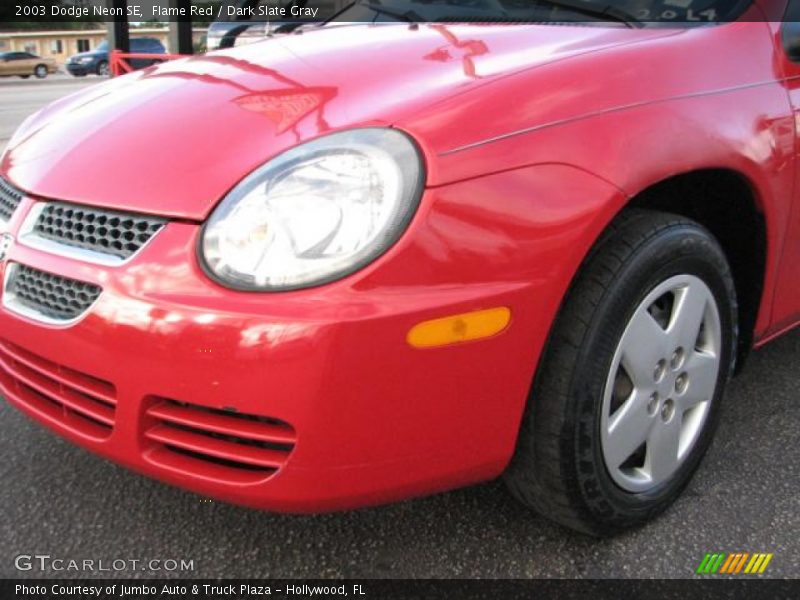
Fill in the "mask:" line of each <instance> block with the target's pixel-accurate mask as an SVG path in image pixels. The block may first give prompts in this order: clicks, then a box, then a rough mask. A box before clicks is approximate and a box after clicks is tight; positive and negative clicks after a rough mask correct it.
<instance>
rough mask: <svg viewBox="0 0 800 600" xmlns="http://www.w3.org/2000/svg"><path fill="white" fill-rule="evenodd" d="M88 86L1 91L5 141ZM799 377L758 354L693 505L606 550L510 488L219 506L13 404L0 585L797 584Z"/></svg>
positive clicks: (792, 359) (774, 358)
mask: <svg viewBox="0 0 800 600" xmlns="http://www.w3.org/2000/svg"><path fill="white" fill-rule="evenodd" d="M41 83H43V84H44V85H39V84H41ZM89 84H90V83H87V82H86V81H78V82H75V81H65V82H63V83H59V82H58V80H56V79H54V80H53V81H52V82H49V83H48V82H25V84H24V85H23V84H17V85H3V84H2V83H0V131H3V132H5V131H9V130H10V128H12V126H13V122H14V119H16V120H17V122H18V121H19V120H21V119H22V118H23V117H24V115H25V111H26V110H27V111H29V112H30V111H32V110H34V109H35V108H36V107H37V106H39V105H41V104H43V103H44V102H46V101H48V100H50V99H53V98H55V97H57V96H58V95H59V94H60V93H67V92H68V91H71V90H72V89H73V87H74V86H83V85H89ZM2 135H5V134H0V137H2ZM0 145H2V142H0ZM798 366H800V332H796V333H791V334H788V335H786V336H784V337H783V338H781V339H778V340H777V341H775V342H774V343H772V344H770V345H768V346H767V347H765V348H764V349H762V350H760V351H758V352H756V353H754V354H753V356H752V357H751V359H750V362H749V364H748V365H747V367H746V369H745V371H744V373H743V374H742V375H740V376H739V377H738V378H737V379H735V380H734V381H733V384H732V386H731V388H730V389H729V393H728V394H727V396H726V398H725V404H726V406H725V410H724V416H723V420H722V424H721V425H720V429H719V431H718V434H717V438H716V441H715V443H714V444H713V446H712V447H711V450H710V451H709V453H708V455H707V457H706V459H705V461H704V463H703V464H702V466H701V468H700V470H699V471H698V473H697V475H696V477H695V478H694V479H693V481H692V483H691V484H690V486H689V487H688V489H687V490H686V492H685V493H684V494H683V496H682V497H681V498H680V499H679V500H678V502H677V503H676V504H675V505H674V506H673V507H672V508H671V509H670V510H669V511H668V512H667V513H666V514H664V515H663V516H662V517H661V518H659V519H658V520H657V521H655V522H654V523H652V524H650V525H648V526H646V527H643V528H641V529H639V530H636V531H633V532H629V533H626V534H624V535H621V536H619V537H616V538H613V539H609V540H595V539H591V538H587V537H584V536H581V535H578V534H574V533H572V532H570V531H568V530H565V529H563V528H561V527H558V526H556V525H553V524H551V523H549V522H547V521H546V520H544V519H542V518H540V517H538V516H536V515H535V514H532V513H530V512H528V511H527V510H525V509H524V508H521V507H520V506H518V505H517V504H516V503H515V501H514V500H513V499H512V498H511V497H510V495H509V494H508V493H507V492H506V490H505V489H504V487H503V485H502V484H501V483H500V482H489V483H486V484H483V485H479V486H474V487H471V488H468V489H463V490H458V491H454V492H450V493H445V494H439V495H436V496H431V497H428V498H423V499H417V500H410V501H407V502H402V503H398V504H394V505H390V506H385V507H378V508H370V509H363V510H358V511H353V512H347V513H336V514H327V515H318V516H303V517H298V516H287V515H277V514H270V513H263V512H258V511H253V510H248V509H243V508H238V507H234V506H229V505H226V504H222V503H217V502H210V501H208V500H205V499H203V498H200V497H198V496H196V495H193V494H190V493H188V492H184V491H181V490H179V489H176V488H172V487H168V486H166V485H163V484H161V483H157V482H154V481H151V480H149V479H146V478H144V477H141V476H139V475H135V474H133V473H130V472H129V471H127V470H125V469H123V468H121V467H118V466H115V465H113V464H111V463H108V462H106V461H104V460H103V459H100V458H98V457H96V456H93V455H92V454H90V453H88V452H86V451H84V450H81V449H79V448H77V447H75V446H72V445H71V444H69V443H67V442H65V441H63V440H62V439H60V438H59V437H57V436H56V435H53V434H51V433H49V432H48V431H47V430H45V429H44V428H43V427H41V426H39V425H37V424H36V423H34V422H32V421H30V420H29V419H27V418H26V417H24V416H23V415H21V414H20V413H18V412H17V411H16V410H14V409H12V408H11V407H10V406H9V405H8V404H7V403H6V402H5V401H4V400H1V399H0V457H1V458H0V482H1V483H0V514H1V515H2V519H0V541H1V542H2V543H0V577H40V576H42V575H45V576H64V577H78V576H81V577H85V576H86V574H85V573H78V572H74V571H60V572H56V571H52V570H49V571H46V572H45V573H40V572H38V571H36V570H34V571H23V572H21V571H18V570H16V568H15V566H14V563H15V557H17V556H19V555H32V554H46V555H50V556H51V557H54V558H62V559H67V560H69V559H74V560H83V559H89V560H95V561H98V560H103V561H106V564H108V563H110V561H113V560H120V559H122V560H125V561H130V560H142V561H149V560H152V559H155V560H162V561H163V560H168V559H172V560H178V561H180V560H187V561H194V570H193V571H191V572H174V571H170V572H163V571H162V572H157V573H153V572H149V571H141V570H131V571H121V572H119V573H117V575H118V576H124V577H153V576H155V577H162V576H166V577H176V576H198V577H204V578H213V577H225V576H227V577H245V576H247V577H264V578H311V577H354V578H362V577H437V578H438V577H465V578H470V577H493V578H498V577H522V578H528V577H598V578H604V577H665V578H679V577H692V576H694V571H695V569H696V567H697V565H698V564H699V563H700V561H701V559H702V558H703V555H704V554H705V553H706V552H751V553H752V552H769V553H773V554H774V558H773V559H772V562H771V563H770V565H769V567H768V569H767V572H766V574H765V575H764V576H770V577H798V576H800V527H798V523H799V519H798V513H799V512H800V510H799V509H800V445H798V443H797V437H798V432H799V431H800V402H798V387H799V386H798V383H800V378H799V377H798ZM111 574H113V573H111ZM99 575H104V576H108V575H109V573H108V572H106V573H99Z"/></svg>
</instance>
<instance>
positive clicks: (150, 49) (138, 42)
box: [66, 38, 167, 77]
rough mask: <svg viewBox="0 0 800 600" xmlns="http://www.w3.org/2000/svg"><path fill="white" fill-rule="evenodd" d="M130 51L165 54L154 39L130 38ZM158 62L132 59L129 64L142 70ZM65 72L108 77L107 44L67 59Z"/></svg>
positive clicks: (81, 75) (161, 46) (146, 59)
mask: <svg viewBox="0 0 800 600" xmlns="http://www.w3.org/2000/svg"><path fill="white" fill-rule="evenodd" d="M130 51H131V52H132V53H139V54H166V52H167V49H166V48H165V47H164V44H162V43H161V42H160V41H159V40H157V39H156V38H131V41H130ZM157 62H159V60H158V59H153V58H133V59H131V60H130V64H131V66H132V67H133V68H134V69H144V68H145V67H149V66H151V65H154V64H156V63H157ZM66 66H67V71H69V72H70V73H71V74H72V75H74V76H75V77H85V76H86V75H91V74H95V75H100V76H102V77H106V76H108V70H109V62H108V42H106V41H103V42H100V44H99V45H98V46H97V48H95V49H94V50H90V51H89V52H80V53H78V54H74V55H73V56H70V57H69V60H67V65H66Z"/></svg>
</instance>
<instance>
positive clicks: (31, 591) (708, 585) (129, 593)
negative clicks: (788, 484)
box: [0, 578, 800, 600]
mask: <svg viewBox="0 0 800 600" xmlns="http://www.w3.org/2000/svg"><path fill="white" fill-rule="evenodd" d="M799 592H800V585H798V581H797V580H761V579H757V578H747V579H744V578H743V579H705V578H704V579H700V578H698V579H692V580H688V579H687V580H642V579H637V580H426V579H423V580H377V579H364V580H305V581H304V580H278V579H276V580H274V581H273V580H242V581H236V580H199V579H198V580H186V579H180V580H103V579H84V580H47V579H40V580H2V581H0V598H2V599H3V600H12V599H13V600H34V599H40V600H41V599H47V600H50V599H58V600H91V599H97V598H102V599H103V600H107V599H113V598H119V599H121V600H122V599H128V600H172V599H175V600H178V599H182V598H197V599H198V600H266V599H269V598H276V599H278V598H280V599H283V598H294V599H300V598H302V599H310V598H320V599H329V598H337V599H338V598H349V599H352V600H377V599H380V600H383V599H395V598H397V599H401V600H406V599H407V600H429V599H432V600H436V599H439V598H442V599H445V598H446V599H448V600H449V599H458V600H472V599H475V600H477V599H483V598H497V599H498V600H501V599H502V600H507V599H509V600H511V599H517V598H519V599H523V598H524V599H526V600H529V599H539V598H542V599H545V598H554V599H558V600H571V599H576V600H604V599H606V598H608V599H614V600H638V599H644V598H647V599H651V598H653V599H656V598H658V599H660V598H664V599H676V600H686V599H687V598H689V597H701V598H703V600H714V599H716V598H725V599H740V598H741V599H742V600H744V599H747V600H750V599H751V598H754V597H756V596H757V597H758V598H759V600H772V599H780V600H783V599H786V600H789V599H795V598H797V597H798V593H799Z"/></svg>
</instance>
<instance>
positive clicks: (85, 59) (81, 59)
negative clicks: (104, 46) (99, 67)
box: [78, 56, 94, 65]
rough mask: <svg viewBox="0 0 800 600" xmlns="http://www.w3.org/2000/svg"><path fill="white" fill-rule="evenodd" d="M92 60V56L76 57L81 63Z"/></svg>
mask: <svg viewBox="0 0 800 600" xmlns="http://www.w3.org/2000/svg"><path fill="white" fill-rule="evenodd" d="M93 60H94V58H93V57H91V56H81V57H79V58H78V62H79V63H81V64H84V65H85V64H87V63H90V62H92V61H93Z"/></svg>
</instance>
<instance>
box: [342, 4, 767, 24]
mask: <svg viewBox="0 0 800 600" xmlns="http://www.w3.org/2000/svg"><path fill="white" fill-rule="evenodd" d="M751 3H752V2H751V1H750V0H746V1H733V2H732V1H731V0H552V1H551V0H359V1H358V2H356V3H355V4H353V5H351V6H350V7H349V8H347V9H345V10H344V11H342V12H341V13H339V14H338V15H336V16H335V17H334V20H336V21H356V22H357V21H371V22H380V21H398V20H399V21H456V20H465V21H480V20H486V21H528V22H579V21H581V22H590V21H617V22H622V23H626V22H627V23H629V24H630V23H632V22H633V23H676V24H677V23H682V24H703V23H714V22H725V21H732V20H735V19H736V18H738V17H739V16H741V14H742V13H743V12H744V10H745V9H746V8H747V7H748V6H749V5H750V4H751Z"/></svg>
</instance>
